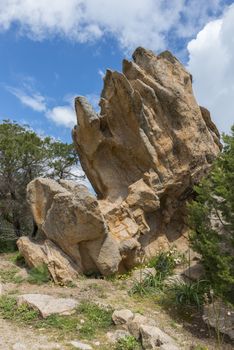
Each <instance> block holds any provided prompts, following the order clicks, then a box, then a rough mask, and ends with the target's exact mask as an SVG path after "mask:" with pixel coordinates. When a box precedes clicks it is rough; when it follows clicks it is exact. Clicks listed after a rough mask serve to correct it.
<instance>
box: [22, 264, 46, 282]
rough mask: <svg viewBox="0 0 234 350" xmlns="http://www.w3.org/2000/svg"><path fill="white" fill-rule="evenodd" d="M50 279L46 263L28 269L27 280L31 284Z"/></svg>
mask: <svg viewBox="0 0 234 350" xmlns="http://www.w3.org/2000/svg"><path fill="white" fill-rule="evenodd" d="M49 281H51V275H50V273H49V270H48V268H47V265H45V264H43V265H41V266H37V267H33V268H32V269H31V270H30V271H29V277H28V282H29V283H32V284H43V283H47V282H49Z"/></svg>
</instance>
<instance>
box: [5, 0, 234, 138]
mask: <svg viewBox="0 0 234 350" xmlns="http://www.w3.org/2000/svg"><path fill="white" fill-rule="evenodd" d="M137 46H144V47H145V48H149V49H151V50H153V51H155V53H160V52H161V51H163V50H165V49H169V50H170V51H172V52H173V54H175V55H176V56H177V57H178V58H179V59H180V60H181V61H182V62H183V63H184V64H185V65H186V66H187V68H188V69H189V71H190V72H191V73H192V75H193V78H194V91H195V94H196V97H197V100H198V102H199V104H201V105H203V106H206V107H207V108H208V109H210V111H211V113H212V117H213V119H214V121H215V122H216V124H217V125H218V127H219V129H220V131H225V132H228V131H229V129H230V126H231V124H233V123H234V1H233V0H232V1H229V0H206V1H204V0H124V1H123V0H50V1H48V0H40V1H36V0H0V118H1V119H8V118H9V119H12V120H15V121H18V122H20V123H26V124H28V125H30V126H31V127H32V128H33V129H34V130H35V131H37V132H38V133H40V134H46V135H53V136H55V137H57V138H60V139H62V140H64V141H68V142H69V141H70V132H71V128H72V127H73V125H74V123H75V114H74V110H73V100H74V96H77V95H83V96H87V97H88V98H89V100H90V102H91V103H92V104H93V105H94V107H97V104H98V98H99V95H100V91H101V89H102V77H103V74H104V72H105V70H106V68H111V69H115V70H120V69H121V61H122V59H123V58H124V57H126V58H130V56H131V53H132V51H133V50H134V49H135V48H136V47H137Z"/></svg>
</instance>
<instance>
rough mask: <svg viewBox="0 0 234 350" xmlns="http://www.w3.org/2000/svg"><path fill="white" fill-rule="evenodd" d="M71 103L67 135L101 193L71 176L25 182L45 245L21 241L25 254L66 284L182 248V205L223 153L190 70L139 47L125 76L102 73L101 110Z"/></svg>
mask: <svg viewBox="0 0 234 350" xmlns="http://www.w3.org/2000/svg"><path fill="white" fill-rule="evenodd" d="M75 108H76V113H77V126H76V127H75V128H74V130H73V133H72V134H73V140H74V144H75V146H76V149H77V152H78V154H79V158H80V162H81V165H82V167H83V169H84V171H85V173H86V175H87V177H88V179H89V180H90V182H91V184H92V186H93V188H94V189H95V191H96V193H97V198H96V197H95V196H93V195H91V194H89V193H88V190H87V189H85V188H84V187H83V186H80V185H76V184H74V183H68V182H67V181H66V182H60V184H57V183H56V182H54V181H53V180H46V179H36V180H34V181H33V182H32V183H30V185H29V186H28V200H29V203H30V205H31V208H32V212H33V215H34V220H35V221H36V223H37V225H38V227H39V229H40V231H41V236H42V237H44V241H42V242H40V244H39V245H37V248H35V242H31V241H30V240H27V241H25V240H24V239H20V240H19V242H18V246H19V248H20V249H21V252H22V254H23V255H24V256H25V257H26V260H27V261H28V262H29V263H30V264H31V265H33V264H35V262H34V259H33V258H32V256H33V254H32V252H33V250H35V249H37V255H38V256H39V257H40V259H39V260H44V261H45V262H46V263H47V264H48V265H49V266H50V267H51V266H52V265H53V266H54V267H53V270H52V272H51V274H52V275H53V276H55V277H54V279H55V280H56V279H57V280H66V279H70V278H73V276H74V274H75V272H77V273H91V272H95V273H101V274H103V275H108V274H113V273H115V272H124V271H126V270H128V269H130V268H132V267H133V266H135V265H136V264H137V263H139V261H140V260H139V259H142V256H144V255H145V256H146V257H151V256H152V255H154V254H155V253H156V252H157V251H158V250H159V249H161V248H167V249H168V246H170V245H171V244H175V245H177V247H179V249H181V250H185V249H187V240H186V233H187V226H186V225H185V223H184V221H185V220H184V219H185V207H186V201H187V200H188V199H189V198H190V197H191V194H192V193H193V190H192V188H193V185H194V184H195V183H197V182H199V181H200V179H201V178H202V176H204V174H206V173H207V172H208V171H209V169H210V166H211V164H212V162H213V160H214V159H215V158H216V156H217V155H218V153H219V152H220V149H221V144H220V140H219V132H218V130H217V128H216V127H215V125H214V123H213V122H212V120H211V117H210V113H209V111H208V110H207V109H205V108H203V107H200V106H199V105H198V104H197V102H196V100H195V98H194V95H193V90H192V79H191V75H190V74H189V72H187V70H186V69H185V67H184V66H183V65H182V64H181V63H180V62H179V61H178V60H177V58H175V57H174V56H173V55H172V54H171V53H170V52H169V51H164V52H163V53H161V54H159V55H155V54H154V53H153V52H152V51H148V50H146V49H144V48H137V49H136V50H135V52H134V54H133V61H128V60H124V61H123V72H122V73H119V72H116V71H111V70H107V72H106V76H105V78H104V87H103V91H102V93H101V99H100V113H97V112H96V111H95V110H94V109H93V108H92V106H91V105H90V104H89V103H88V101H87V100H86V99H85V98H84V97H77V98H76V100H75ZM56 247H57V249H56ZM59 257H62V258H61V259H60V260H59ZM58 260H59V261H58ZM53 261H54V262H56V263H55V264H52V262H53ZM64 261H67V264H66V263H64ZM74 271H75V272H74Z"/></svg>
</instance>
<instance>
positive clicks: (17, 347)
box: [12, 343, 27, 350]
mask: <svg viewBox="0 0 234 350" xmlns="http://www.w3.org/2000/svg"><path fill="white" fill-rule="evenodd" d="M12 350H27V348H26V346H25V345H24V344H22V343H16V344H14V345H13V347H12Z"/></svg>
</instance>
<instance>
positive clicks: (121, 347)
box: [115, 335, 140, 350]
mask: <svg viewBox="0 0 234 350" xmlns="http://www.w3.org/2000/svg"><path fill="white" fill-rule="evenodd" d="M139 349H140V345H139V343H138V342H137V340H136V339H135V338H134V337H133V336H132V335H129V336H126V337H124V338H121V339H119V340H118V342H117V344H116V347H115V350H139Z"/></svg>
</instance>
